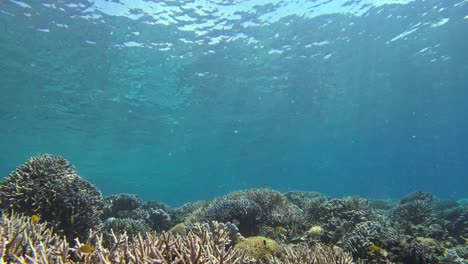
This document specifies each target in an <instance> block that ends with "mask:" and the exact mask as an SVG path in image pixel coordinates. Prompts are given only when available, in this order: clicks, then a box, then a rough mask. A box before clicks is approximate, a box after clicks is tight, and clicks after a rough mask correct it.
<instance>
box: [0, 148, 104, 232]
mask: <svg viewBox="0 0 468 264" xmlns="http://www.w3.org/2000/svg"><path fill="white" fill-rule="evenodd" d="M0 199H1V201H2V203H3V205H4V206H6V207H7V208H9V209H10V210H14V211H16V212H19V213H25V214H27V215H33V214H36V215H39V216H40V217H41V219H42V220H45V221H47V222H48V223H50V224H51V225H52V226H53V227H54V229H55V230H56V232H60V233H61V234H63V235H66V236H67V238H69V239H73V238H75V237H79V238H80V239H86V238H87V237H88V235H89V234H88V230H90V229H95V228H97V227H98V225H99V224H100V223H101V221H100V215H101V213H102V209H103V199H102V196H101V193H100V192H99V190H98V189H97V188H96V187H95V186H94V185H92V184H91V183H89V182H87V181H86V180H84V179H83V178H81V177H80V176H78V174H77V172H76V171H75V169H74V168H73V166H72V165H71V164H70V163H69V162H68V161H67V160H65V159H64V158H62V157H58V156H53V155H42V156H38V157H33V158H31V159H30V160H29V161H28V162H26V163H24V164H23V165H21V166H20V167H19V168H18V169H17V170H16V171H15V172H12V173H11V174H10V175H9V176H8V177H7V178H5V179H4V180H3V182H2V185H1V186H0Z"/></svg>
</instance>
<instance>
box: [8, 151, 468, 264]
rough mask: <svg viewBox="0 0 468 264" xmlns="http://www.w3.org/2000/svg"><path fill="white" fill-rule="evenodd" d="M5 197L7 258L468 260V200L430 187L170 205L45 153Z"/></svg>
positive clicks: (271, 194)
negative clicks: (108, 188)
mask: <svg viewBox="0 0 468 264" xmlns="http://www.w3.org/2000/svg"><path fill="white" fill-rule="evenodd" d="M0 199H1V207H2V209H3V216H2V220H1V222H0V227H1V230H2V233H1V236H0V237H1V238H2V244H3V245H4V248H5V250H4V251H3V252H2V253H1V254H0V255H1V257H2V258H3V261H6V262H8V261H12V260H16V261H19V262H21V261H22V260H25V261H26V260H28V258H31V259H33V258H36V259H37V257H38V255H40V254H37V252H39V251H40V252H43V253H44V252H45V253H44V256H42V257H43V258H49V257H50V259H48V261H49V262H50V261H53V262H54V263H65V262H67V261H74V262H77V261H82V262H85V263H93V262H96V261H98V262H106V261H108V262H112V263H118V262H122V261H123V262H127V263H138V262H153V263H185V262H184V261H185V260H190V261H191V263H212V261H215V262H216V261H218V262H216V263H221V262H223V263H408V264H412V263H414V264H419V263H421V264H422V263H468V260H467V259H468V248H467V245H468V240H467V237H468V204H467V203H457V202H455V201H449V200H440V199H438V198H437V197H434V196H433V195H431V194H429V193H424V192H415V193H412V194H410V195H408V196H406V197H404V198H403V199H401V200H400V201H386V200H366V199H363V198H359V197H347V198H343V199H336V198H330V197H327V196H324V195H322V194H320V193H315V192H288V193H280V192H277V191H275V190H271V189H249V190H244V191H236V192H232V193H229V194H227V195H225V196H223V197H219V198H216V199H213V200H211V201H198V202H194V203H188V204H185V205H183V206H182V207H180V208H175V209H174V208H170V207H169V206H167V205H164V204H162V203H159V202H155V201H148V202H142V201H141V200H140V198H139V197H138V196H136V195H133V194H118V195H111V196H108V197H105V198H103V197H102V196H101V194H100V192H99V191H98V190H97V189H96V187H94V186H93V185H92V184H90V183H88V182H87V181H86V180H84V179H83V178H81V177H79V176H78V174H77V172H76V171H75V169H74V168H73V166H72V165H71V164H70V163H69V162H68V161H66V160H65V159H63V158H61V157H57V156H53V155H42V156H38V157H33V158H31V159H30V160H29V161H28V162H26V163H25V164H23V165H21V166H20V167H19V168H18V169H17V170H16V171H15V172H12V173H11V174H10V175H9V176H8V177H6V178H5V179H4V180H3V182H2V184H1V186H0ZM17 213H21V214H24V216H19V215H18V214H17ZM24 230H28V232H23V231H24ZM15 232H16V233H15ZM64 236H66V239H65V238H64ZM39 237H40V238H39ZM64 239H65V240H64ZM190 239H191V240H190ZM67 240H68V242H66V241H67ZM37 241H42V242H40V243H39V242H37ZM80 241H84V242H85V243H80ZM132 241H134V242H138V243H133V242H132ZM185 241H192V244H190V243H189V244H187V243H186V242H185ZM20 245H21V246H20ZM49 248H55V249H54V250H55V253H52V251H53V250H52V251H50V250H49ZM58 248H60V250H58ZM210 250H211V251H210ZM57 251H60V252H61V253H60V254H59V255H60V258H58V257H57V254H58V253H57ZM32 252H34V253H32ZM214 252H218V253H214ZM49 254H51V255H50V256H49ZM33 255H34V256H33ZM52 255H53V256H52ZM54 256H55V257H54ZM125 258H127V260H125V261H124V260H123V259H125ZM184 259H185V260H184ZM210 259H211V260H210ZM210 261H211V262H210ZM186 262H188V261H186Z"/></svg>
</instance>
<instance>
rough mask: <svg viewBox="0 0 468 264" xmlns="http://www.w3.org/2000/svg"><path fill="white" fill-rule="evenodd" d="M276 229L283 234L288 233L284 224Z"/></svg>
mask: <svg viewBox="0 0 468 264" xmlns="http://www.w3.org/2000/svg"><path fill="white" fill-rule="evenodd" d="M275 230H276V232H278V233H281V234H284V233H286V228H284V227H283V226H277V227H276V228H275Z"/></svg>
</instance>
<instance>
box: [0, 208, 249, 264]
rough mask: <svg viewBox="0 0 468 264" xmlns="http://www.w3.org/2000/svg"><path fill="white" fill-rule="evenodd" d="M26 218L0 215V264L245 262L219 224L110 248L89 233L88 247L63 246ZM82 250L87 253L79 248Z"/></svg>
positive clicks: (121, 240)
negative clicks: (85, 248)
mask: <svg viewBox="0 0 468 264" xmlns="http://www.w3.org/2000/svg"><path fill="white" fill-rule="evenodd" d="M33 222H34V221H32V220H31V218H29V217H24V216H21V215H18V214H13V215H11V216H6V215H3V217H2V219H1V221H0V231H1V232H0V243H1V244H0V263H4V262H6V263H13V262H16V263H44V264H47V263H57V264H64V263H71V262H80V263H85V264H88V263H89V264H91V263H109V264H110V263H127V264H136V263H161V264H172V263H174V264H175V263H177V264H178V263H193V264H203V263H224V264H240V263H247V260H245V259H244V257H243V255H242V254H240V253H237V252H235V251H234V250H233V248H232V247H229V246H227V245H229V238H228V232H227V231H226V230H225V228H224V225H222V224H217V223H213V227H212V228H210V227H208V225H196V226H193V227H192V230H191V231H190V232H189V233H188V234H187V236H184V237H182V236H180V235H172V234H171V233H166V232H163V233H162V234H160V235H158V234H155V233H148V234H147V235H146V237H145V238H143V236H141V235H137V236H135V237H133V238H129V237H128V236H127V235H126V234H122V235H115V234H114V235H113V239H114V241H115V243H114V245H113V246H112V247H110V248H106V247H104V246H103V245H102V236H99V235H98V234H97V233H92V234H91V236H90V240H93V241H95V243H94V245H93V246H88V245H89V244H88V243H90V242H89V241H88V242H87V243H86V244H82V243H80V241H79V240H78V239H77V240H76V245H75V246H74V247H71V248H69V247H68V244H67V242H66V241H65V240H63V239H62V238H60V237H58V236H57V235H56V234H54V233H53V232H52V231H51V229H49V228H47V227H46V224H35V223H33ZM85 246H87V247H89V248H92V250H86V251H85V250H83V248H84V247H85Z"/></svg>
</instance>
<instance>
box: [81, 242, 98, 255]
mask: <svg viewBox="0 0 468 264" xmlns="http://www.w3.org/2000/svg"><path fill="white" fill-rule="evenodd" d="M78 251H79V252H81V253H86V254H87V253H93V252H94V246H93V245H91V244H84V245H82V246H81V247H80V248H79V249H78Z"/></svg>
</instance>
